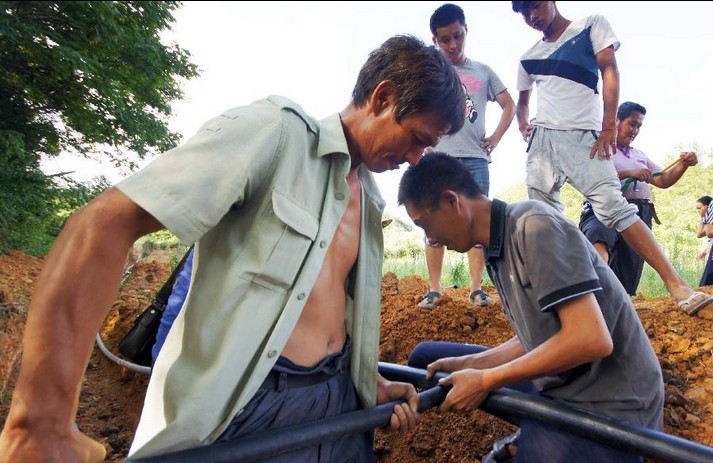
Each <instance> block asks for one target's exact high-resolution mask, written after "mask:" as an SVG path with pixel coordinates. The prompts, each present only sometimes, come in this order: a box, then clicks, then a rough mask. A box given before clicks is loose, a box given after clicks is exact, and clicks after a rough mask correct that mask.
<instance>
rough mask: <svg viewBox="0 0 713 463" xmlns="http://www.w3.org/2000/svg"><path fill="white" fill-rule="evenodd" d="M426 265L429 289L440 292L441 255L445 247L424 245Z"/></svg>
mask: <svg viewBox="0 0 713 463" xmlns="http://www.w3.org/2000/svg"><path fill="white" fill-rule="evenodd" d="M425 252H426V267H427V268H428V278H429V280H430V282H429V285H430V289H429V291H435V292H438V293H440V292H441V272H442V271H443V256H444V254H445V252H446V248H445V247H443V246H440V247H433V246H428V245H427V246H426V250H425Z"/></svg>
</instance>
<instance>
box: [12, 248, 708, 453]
mask: <svg viewBox="0 0 713 463" xmlns="http://www.w3.org/2000/svg"><path fill="white" fill-rule="evenodd" d="M43 262H44V260H43V259H42V258H35V257H31V256H27V255H25V254H22V253H18V252H11V253H9V254H3V255H0V372H2V375H3V376H2V377H1V378H0V380H1V383H0V384H2V390H0V418H1V419H2V422H4V420H5V417H6V416H7V410H8V407H9V399H10V394H11V391H12V387H13V385H14V381H15V379H16V374H17V367H18V363H19V358H20V355H21V335H22V330H23V327H24V322H25V317H26V308H27V304H28V301H29V295H30V294H31V292H32V290H33V288H34V284H35V281H36V279H37V276H38V275H39V271H40V269H41V267H42V264H43ZM170 262H171V259H170V258H167V252H166V251H155V252H154V253H152V254H151V255H150V256H149V257H148V258H145V259H143V260H141V261H140V262H137V263H136V264H135V266H134V267H133V268H132V270H131V274H130V275H129V277H128V278H127V279H126V281H125V283H124V285H123V286H122V288H121V291H120V293H119V297H118V298H117V301H116V303H115V304H114V306H113V308H112V310H111V312H110V314H109V316H108V317H107V320H106V323H105V326H104V328H103V329H102V337H103V339H104V340H105V344H106V346H107V347H108V348H109V349H110V350H112V351H113V352H118V351H117V350H116V345H117V343H118V341H119V339H121V337H122V336H123V334H124V333H125V332H126V331H127V330H128V328H129V327H130V325H131V323H132V322H133V320H134V319H135V317H136V316H137V315H138V314H139V313H140V312H141V311H142V310H143V309H144V308H145V307H147V306H148V304H149V303H150V301H151V300H152V298H153V296H154V294H155V292H156V291H157V290H158V289H159V288H160V286H161V285H162V284H163V282H164V281H165V279H166V278H168V275H169V273H170ZM487 289H488V291H489V293H490V294H491V295H492V296H493V299H494V300H495V303H494V304H493V305H492V306H490V307H485V308H478V309H477V310H476V309H474V308H473V307H472V306H471V305H470V304H469V303H468V299H467V298H468V290H467V289H449V290H447V291H446V292H445V294H444V297H443V298H442V299H441V302H440V305H439V307H438V308H437V309H436V310H424V309H419V308H417V306H416V304H417V303H418V301H419V300H420V298H421V297H422V296H423V294H424V293H425V292H426V290H427V284H426V282H425V281H424V280H423V279H422V278H420V277H415V276H411V277H405V278H402V279H400V280H399V279H397V278H396V276H395V275H394V274H387V275H385V276H384V278H383V287H382V306H381V320H382V327H381V330H382V332H381V348H380V360H381V361H384V362H390V363H398V364H406V358H407V357H408V354H409V352H410V351H411V349H413V347H414V346H415V345H416V344H417V343H419V342H420V341H424V340H443V341H455V342H465V343H472V344H482V345H486V346H494V345H497V344H499V343H500V342H503V341H504V340H506V339H508V338H509V337H510V336H512V331H511V330H510V326H509V324H508V322H507V319H506V318H505V316H504V314H503V313H502V308H501V305H500V300H499V299H498V298H497V296H496V293H495V291H494V289H493V288H487ZM704 289H708V290H710V291H709V292H713V288H704ZM634 304H635V305H636V307H637V311H638V314H639V316H640V318H641V321H642V323H643V325H644V327H645V328H646V332H647V333H648V335H649V338H650V339H651V342H652V345H653V346H654V349H655V351H656V354H657V355H658V357H659V360H660V362H661V366H662V368H663V371H664V379H665V381H666V410H665V431H666V432H667V433H669V434H672V435H675V436H679V437H683V438H685V439H689V440H692V441H695V442H698V443H701V444H704V445H707V446H711V445H713V428H711V426H709V425H708V424H706V423H707V421H709V420H708V417H709V416H713V415H712V414H713V403H712V401H711V398H713V356H712V352H713V327H712V323H713V322H712V321H713V308H705V309H703V310H701V312H700V313H699V314H698V316H697V317H689V316H687V315H686V314H684V313H683V312H681V311H680V310H679V309H678V308H677V307H676V305H675V304H674V303H673V300H672V299H671V298H668V297H667V298H660V299H652V300H647V299H645V298H643V297H641V296H639V297H638V298H636V299H635V300H634ZM147 382H148V377H147V375H145V374H142V373H135V372H132V371H129V370H127V369H125V368H122V367H120V366H118V365H117V364H116V363H113V362H112V361H110V360H109V359H108V358H107V357H106V356H105V355H103V354H102V353H101V351H100V350H99V349H95V352H94V354H93V355H92V358H91V360H90V363H89V366H88V368H87V373H86V377H85V382H84V386H83V389H82V393H81V397H80V406H79V412H78V415H77V424H78V426H79V427H80V429H82V430H83V431H84V432H86V433H87V434H89V435H90V436H92V437H94V438H95V439H97V440H99V441H101V442H103V443H104V445H105V446H106V447H107V449H108V455H107V461H120V460H122V459H123V458H125V456H126V453H127V452H128V448H129V444H130V442H131V439H132V436H133V432H134V429H135V427H136V424H137V421H138V417H139V413H140V410H141V405H142V402H143V397H144V392H145V389H146V384H147ZM514 429H515V428H514V427H513V426H512V425H510V424H508V423H506V422H504V421H501V420H499V419H497V418H494V417H493V416H492V415H489V414H487V413H485V412H482V411H476V412H473V413H471V414H469V415H455V414H440V413H438V412H437V411H435V410H429V411H427V412H426V413H424V414H423V419H422V423H421V425H420V426H419V428H418V429H416V430H415V431H413V432H411V433H408V434H404V435H401V434H387V433H382V432H380V431H379V432H377V451H378V454H379V461H380V462H381V463H397V462H398V463H416V462H426V463H436V462H437V463H448V462H474V461H479V459H480V458H481V456H482V455H483V454H484V453H486V452H487V451H488V450H489V449H490V447H491V446H492V442H493V441H494V440H495V439H499V438H501V437H504V436H506V435H507V434H509V433H511V432H512V431H513V430H514Z"/></svg>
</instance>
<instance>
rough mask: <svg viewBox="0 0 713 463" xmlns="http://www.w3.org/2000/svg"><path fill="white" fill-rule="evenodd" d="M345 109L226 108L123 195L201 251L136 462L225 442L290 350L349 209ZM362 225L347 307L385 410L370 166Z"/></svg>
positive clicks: (377, 199)
mask: <svg viewBox="0 0 713 463" xmlns="http://www.w3.org/2000/svg"><path fill="white" fill-rule="evenodd" d="M349 169H350V157H349V154H348V148H347V143H346V139H345V138H344V132H343V129H342V125H341V122H340V120H339V116H338V114H334V115H332V116H330V117H327V118H325V119H324V120H321V121H317V120H314V119H312V118H310V117H308V116H307V115H306V114H305V113H304V112H303V111H302V109H301V108H300V107H299V106H298V105H296V104H295V103H293V102H291V101H290V100H287V99H286V98H283V97H277V96H272V97H269V98H267V99H264V100H259V101H256V102H254V103H252V104H250V105H248V106H244V107H238V108H234V109H231V110H229V111H226V112H225V113H223V114H221V115H220V116H219V117H217V118H214V119H212V120H211V121H209V122H207V123H206V124H205V125H203V126H202V127H201V129H200V130H199V132H198V133H197V134H196V135H195V136H194V137H192V138H191V139H190V140H188V141H187V142H186V143H185V144H183V145H181V146H179V147H177V148H175V149H173V150H170V151H168V152H166V153H164V154H162V155H160V156H158V157H157V158H156V159H155V160H153V161H152V162H151V163H150V164H149V165H147V166H146V167H145V168H143V169H142V170H140V171H139V172H137V173H136V174H134V175H132V176H131V177H129V178H127V179H125V180H123V181H121V182H120V183H119V184H118V185H117V188H119V189H120V190H121V191H122V192H123V193H125V194H126V195H127V196H129V197H130V198H131V199H132V200H133V201H135V202H136V203H137V204H139V205H140V206H141V207H142V208H144V209H145V210H146V211H148V212H149V213H150V214H152V215H153V216H154V217H156V218H157V219H158V220H159V221H160V222H161V223H162V224H163V225H164V226H166V227H167V228H168V229H169V230H170V231H172V232H173V233H175V234H176V235H177V236H178V237H179V238H180V239H181V240H182V241H183V242H184V243H186V244H190V243H194V242H197V243H198V244H197V246H196V251H195V256H194V264H193V265H194V271H193V275H192V281H191V285H190V291H189V293H188V296H187V299H186V302H185V306H184V309H183V310H181V312H180V314H179V316H178V318H177V319H176V321H175V324H174V326H173V327H172V329H171V332H170V333H169V335H168V337H167V339H166V343H165V344H164V347H163V349H162V351H161V355H160V356H159V357H158V359H157V362H156V365H155V366H154V368H153V371H152V376H151V380H150V383H149V387H148V390H147V394H146V400H145V405H144V409H143V412H142V416H141V421H140V423H139V426H138V429H137V433H136V436H135V439H134V442H133V444H132V448H131V452H130V455H131V457H144V456H148V455H154V454H157V453H164V452H167V451H175V450H180V449H184V448H190V447H195V446H198V445H205V444H208V443H211V442H212V441H213V440H215V439H216V438H217V437H218V436H219V435H220V434H221V433H222V432H223V430H224V429H225V427H226V426H227V425H228V424H229V422H230V421H231V420H232V418H233V417H234V416H235V414H237V413H239V411H240V410H241V409H242V408H243V407H244V406H245V404H246V403H247V402H248V401H249V400H250V398H251V397H252V396H253V394H254V393H255V391H256V390H257V389H258V387H259V386H260V384H261V383H262V381H263V379H264V378H265V376H266V375H267V373H268V372H269V371H270V369H271V368H272V366H273V364H274V362H275V361H276V360H277V358H278V356H279V355H280V353H281V352H282V349H283V347H284V345H285V344H286V342H287V340H288V338H289V336H290V334H291V333H292V329H293V328H294V326H295V324H296V322H297V320H298V319H299V316H300V314H301V311H302V308H303V307H304V304H305V303H306V301H307V297H308V295H309V292H310V290H311V288H312V286H313V285H314V282H315V280H316V278H317V275H318V274H319V271H320V269H321V267H322V263H323V260H324V256H325V254H326V252H327V249H328V248H329V244H330V243H331V241H332V238H333V236H334V233H335V230H336V228H337V224H338V223H339V220H340V219H341V217H342V215H343V213H344V211H345V210H346V207H347V204H348V201H349V190H348V188H347V183H346V180H345V178H346V175H347V173H348V172H349ZM358 173H359V177H360V179H361V182H362V192H363V194H362V229H361V237H360V247H359V256H358V261H357V268H356V273H355V291H354V294H353V297H350V298H349V299H348V307H347V320H346V324H347V332H348V333H349V335H350V337H351V338H352V343H353V352H352V377H353V378H354V381H355V384H356V385H357V390H358V391H359V393H360V396H361V399H362V401H363V402H364V404H365V405H366V406H372V405H374V404H375V402H376V373H377V367H378V342H379V339H378V337H379V312H380V309H379V307H380V305H379V304H380V288H381V265H382V261H383V238H382V231H381V215H382V211H383V208H384V202H383V199H382V198H381V195H380V194H379V191H378V187H377V186H376V183H375V181H374V179H373V176H372V174H371V173H370V172H369V171H368V170H367V169H366V168H364V166H361V167H360V168H359V170H358Z"/></svg>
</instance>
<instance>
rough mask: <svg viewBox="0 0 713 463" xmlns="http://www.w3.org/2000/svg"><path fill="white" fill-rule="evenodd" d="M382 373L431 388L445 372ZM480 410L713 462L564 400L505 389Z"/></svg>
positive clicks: (681, 442) (685, 444)
mask: <svg viewBox="0 0 713 463" xmlns="http://www.w3.org/2000/svg"><path fill="white" fill-rule="evenodd" d="M379 373H381V375H382V376H383V377H384V378H386V379H389V380H391V381H405V382H409V383H412V384H414V385H415V386H416V387H419V385H421V386H424V387H427V386H429V385H432V384H436V383H437V380H438V379H439V378H442V377H444V376H446V375H445V374H444V373H438V374H437V375H435V379H433V378H432V379H431V380H429V381H426V374H425V371H424V370H421V369H418V368H411V367H407V366H403V365H396V364H389V363H383V362H380V363H379ZM480 409H481V410H483V411H485V412H488V413H491V414H494V415H497V416H502V415H503V414H509V415H511V416H518V417H527V418H529V419H533V420H537V421H539V422H542V423H546V424H548V425H551V426H554V427H557V428H560V429H564V430H566V431H568V432H571V433H573V434H577V435H580V436H584V437H587V438H589V439H592V440H595V441H597V442H601V443H604V444H607V445H609V446H612V447H616V448H619V449H622V450H625V451H629V452H632V453H635V454H639V455H643V456H648V457H653V458H657V459H660V460H665V461H671V462H676V463H680V462H690V463H713V448H711V447H707V446H705V445H702V444H699V443H696V442H693V441H690V440H686V439H683V438H680V437H677V436H672V435H670V434H667V433H665V432H661V431H657V430H655V429H651V428H647V427H644V426H640V425H636V424H631V423H627V422H625V421H621V420H617V419H614V418H610V417H608V416H603V415H598V414H595V413H592V412H590V411H588V410H583V409H579V408H574V407H572V406H571V405H569V404H566V403H563V402H561V401H557V400H552V399H547V398H545V397H542V396H538V395H534V394H527V393H524V392H520V391H515V390H513V389H508V388H502V389H499V390H495V391H492V392H491V393H490V394H489V395H488V396H487V397H486V398H485V400H484V401H483V402H482V403H481V404H480Z"/></svg>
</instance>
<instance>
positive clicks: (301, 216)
mask: <svg viewBox="0 0 713 463" xmlns="http://www.w3.org/2000/svg"><path fill="white" fill-rule="evenodd" d="M271 206H272V210H271V211H266V213H265V214H264V215H263V220H261V222H260V225H259V226H258V227H255V228H254V229H253V236H252V239H251V240H250V245H249V246H248V249H247V253H249V254H250V255H251V257H252V259H251V260H253V259H254V260H253V262H254V263H255V264H256V266H255V268H254V270H255V271H254V272H252V281H253V282H254V283H256V284H259V285H261V286H265V287H267V288H268V289H273V290H278V291H283V292H284V291H287V290H288V289H290V288H291V287H292V285H293V284H294V281H295V278H296V277H297V274H298V273H299V271H300V269H301V268H302V265H303V263H304V261H305V259H306V256H307V254H308V252H309V250H310V247H311V246H312V243H314V240H315V238H316V236H317V232H318V230H319V221H318V219H317V217H315V216H314V215H313V214H312V213H310V212H309V211H307V210H306V209H304V208H303V207H302V206H300V205H298V204H296V203H295V202H294V201H292V200H290V199H289V198H288V197H287V196H286V195H285V194H283V193H280V192H278V191H273V192H272V200H271Z"/></svg>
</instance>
